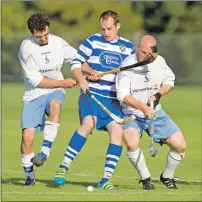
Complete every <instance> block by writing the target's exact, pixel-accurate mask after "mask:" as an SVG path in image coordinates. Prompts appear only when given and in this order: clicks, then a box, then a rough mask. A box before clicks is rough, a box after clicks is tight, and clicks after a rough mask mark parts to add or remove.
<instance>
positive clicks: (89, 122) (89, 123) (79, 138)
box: [53, 116, 94, 185]
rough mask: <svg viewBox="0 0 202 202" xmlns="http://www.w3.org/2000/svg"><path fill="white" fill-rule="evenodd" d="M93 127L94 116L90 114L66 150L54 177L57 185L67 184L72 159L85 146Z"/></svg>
mask: <svg viewBox="0 0 202 202" xmlns="http://www.w3.org/2000/svg"><path fill="white" fill-rule="evenodd" d="M93 128H94V118H93V117H92V116H88V117H86V118H85V119H84V120H83V124H82V126H81V127H80V128H79V129H78V130H77V131H75V133H74V134H73V136H72V138H71V140H70V142H69V145H68V147H67V149H66V151H65V154H64V160H63V161H62V162H61V164H60V166H59V169H58V170H57V171H56V175H55V177H54V179H53V181H54V182H55V183H56V184H57V185H64V184H65V181H66V173H67V171H68V170H69V168H70V165H71V163H72V161H73V160H74V159H75V158H76V156H77V155H78V154H79V152H80V151H81V149H82V148H83V146H84V144H85V142H86V138H87V136H88V134H89V133H91V132H92V130H93Z"/></svg>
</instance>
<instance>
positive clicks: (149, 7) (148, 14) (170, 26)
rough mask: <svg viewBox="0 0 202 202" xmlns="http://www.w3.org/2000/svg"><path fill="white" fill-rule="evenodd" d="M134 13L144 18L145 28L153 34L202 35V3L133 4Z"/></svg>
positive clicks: (165, 2) (157, 2)
mask: <svg viewBox="0 0 202 202" xmlns="http://www.w3.org/2000/svg"><path fill="white" fill-rule="evenodd" d="M132 9H133V11H134V13H136V14H139V15H140V16H142V19H143V26H144V29H145V30H146V31H147V32H151V33H164V34H173V33H195V34H196V33H201V32H202V22H201V20H202V12H201V11H202V2H194V1H193V2H190V1H184V2H182V1H176V2H172V1H164V2H163V1H153V2H152V1H151V2H149V1H143V2H137V1H134V2H132Z"/></svg>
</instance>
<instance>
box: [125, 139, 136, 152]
mask: <svg viewBox="0 0 202 202" xmlns="http://www.w3.org/2000/svg"><path fill="white" fill-rule="evenodd" d="M125 144H126V147H127V150H128V151H130V152H133V151H136V150H137V149H138V148H139V144H138V142H126V141H125Z"/></svg>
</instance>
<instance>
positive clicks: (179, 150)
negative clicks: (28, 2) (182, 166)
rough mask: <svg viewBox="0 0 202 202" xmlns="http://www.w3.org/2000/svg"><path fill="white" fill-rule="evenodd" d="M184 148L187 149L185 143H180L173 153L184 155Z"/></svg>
mask: <svg viewBox="0 0 202 202" xmlns="http://www.w3.org/2000/svg"><path fill="white" fill-rule="evenodd" d="M186 148H187V145H186V142H182V143H180V145H179V147H178V148H176V149H175V151H176V152H178V153H185V152H186Z"/></svg>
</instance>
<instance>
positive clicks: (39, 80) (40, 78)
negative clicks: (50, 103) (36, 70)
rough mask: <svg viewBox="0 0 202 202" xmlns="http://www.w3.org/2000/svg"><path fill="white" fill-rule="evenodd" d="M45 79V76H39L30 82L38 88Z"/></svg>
mask: <svg viewBox="0 0 202 202" xmlns="http://www.w3.org/2000/svg"><path fill="white" fill-rule="evenodd" d="M42 79H43V76H42V75H40V76H37V78H34V79H32V78H30V79H29V82H30V83H31V84H32V85H33V86H34V87H37V86H38V85H39V83H40V82H41V81H42Z"/></svg>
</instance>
